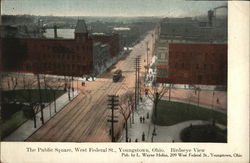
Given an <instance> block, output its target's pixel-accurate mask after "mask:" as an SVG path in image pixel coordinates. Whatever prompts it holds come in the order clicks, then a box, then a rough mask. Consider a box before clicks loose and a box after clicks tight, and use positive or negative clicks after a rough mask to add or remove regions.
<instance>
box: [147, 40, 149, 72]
mask: <svg viewBox="0 0 250 163" xmlns="http://www.w3.org/2000/svg"><path fill="white" fill-rule="evenodd" d="M148 63H149V60H148V41H147V73H148V69H149V65H148Z"/></svg>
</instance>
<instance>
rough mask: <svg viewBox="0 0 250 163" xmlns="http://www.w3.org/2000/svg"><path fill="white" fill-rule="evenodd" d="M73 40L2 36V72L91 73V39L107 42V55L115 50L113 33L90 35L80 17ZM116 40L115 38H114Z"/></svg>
mask: <svg viewBox="0 0 250 163" xmlns="http://www.w3.org/2000/svg"><path fill="white" fill-rule="evenodd" d="M74 34H75V38H74V39H63V38H58V37H57V34H56V29H55V38H54V39H45V38H41V39H33V38H25V39H23V38H22V39H20V38H5V39H3V40H2V41H1V44H0V46H1V52H2V54H3V57H2V65H3V70H4V71H18V72H30V73H45V74H56V75H70V76H71V75H73V76H82V75H90V74H93V72H94V63H93V60H94V58H93V57H94V55H93V47H94V46H93V45H94V42H96V41H99V42H102V43H105V44H109V45H110V47H111V52H110V53H111V56H115V55H116V54H118V53H119V37H118V36H116V35H113V36H105V37H100V38H99V37H98V38H96V37H93V36H90V35H89V34H88V31H87V26H86V24H85V21H84V20H78V22H77V25H76V28H75V33H74ZM117 40H118V41H117Z"/></svg>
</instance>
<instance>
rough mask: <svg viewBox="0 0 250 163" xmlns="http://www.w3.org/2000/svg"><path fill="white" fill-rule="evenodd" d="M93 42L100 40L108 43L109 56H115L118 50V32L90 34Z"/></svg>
mask: <svg viewBox="0 0 250 163" xmlns="http://www.w3.org/2000/svg"><path fill="white" fill-rule="evenodd" d="M92 38H93V41H94V42H101V43H102V44H108V45H109V46H110V47H112V48H111V49H110V55H111V57H114V56H116V55H117V54H118V53H119V51H120V41H119V40H120V39H119V35H118V34H112V35H105V34H104V35H92Z"/></svg>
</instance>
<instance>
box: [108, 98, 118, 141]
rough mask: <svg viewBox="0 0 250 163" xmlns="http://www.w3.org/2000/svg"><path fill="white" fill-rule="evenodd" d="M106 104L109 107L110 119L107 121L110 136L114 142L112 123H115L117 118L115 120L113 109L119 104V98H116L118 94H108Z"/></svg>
mask: <svg viewBox="0 0 250 163" xmlns="http://www.w3.org/2000/svg"><path fill="white" fill-rule="evenodd" d="M108 98H109V99H108V101H109V103H108V106H109V109H111V119H108V122H110V123H111V133H110V134H111V137H112V142H115V136H114V135H115V134H114V133H115V132H114V123H117V122H118V120H115V118H117V117H116V116H114V111H115V110H117V109H118V108H117V106H118V105H119V104H118V103H119V100H118V96H116V95H108Z"/></svg>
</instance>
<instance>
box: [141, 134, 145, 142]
mask: <svg viewBox="0 0 250 163" xmlns="http://www.w3.org/2000/svg"><path fill="white" fill-rule="evenodd" d="M141 140H142V141H145V133H144V132H143V133H142V136H141Z"/></svg>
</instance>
